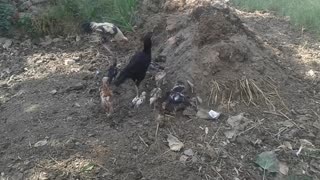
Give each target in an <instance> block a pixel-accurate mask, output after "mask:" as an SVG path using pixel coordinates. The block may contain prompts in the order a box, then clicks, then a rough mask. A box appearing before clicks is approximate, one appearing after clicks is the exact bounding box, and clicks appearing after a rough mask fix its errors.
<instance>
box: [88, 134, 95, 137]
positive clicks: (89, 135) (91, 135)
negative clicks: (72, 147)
mask: <svg viewBox="0 0 320 180" xmlns="http://www.w3.org/2000/svg"><path fill="white" fill-rule="evenodd" d="M94 136H96V134H88V137H94Z"/></svg>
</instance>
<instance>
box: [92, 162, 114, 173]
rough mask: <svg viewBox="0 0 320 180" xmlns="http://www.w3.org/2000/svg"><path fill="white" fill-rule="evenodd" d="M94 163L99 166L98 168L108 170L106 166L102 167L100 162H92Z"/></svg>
mask: <svg viewBox="0 0 320 180" xmlns="http://www.w3.org/2000/svg"><path fill="white" fill-rule="evenodd" d="M94 164H96V165H97V166H99V167H100V168H102V169H103V170H105V171H107V172H110V171H109V170H108V169H107V168H105V167H103V166H102V165H101V164H99V163H96V162H94Z"/></svg>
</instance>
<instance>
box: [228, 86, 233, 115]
mask: <svg viewBox="0 0 320 180" xmlns="http://www.w3.org/2000/svg"><path fill="white" fill-rule="evenodd" d="M232 93H233V92H232V90H231V92H230V96H229V100H228V112H230V103H231V98H232Z"/></svg>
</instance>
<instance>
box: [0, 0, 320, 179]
mask: <svg viewBox="0 0 320 180" xmlns="http://www.w3.org/2000/svg"><path fill="white" fill-rule="evenodd" d="M155 2H156V1H155ZM158 3H159V2H158ZM158 3H149V4H148V3H147V4H145V6H146V7H147V8H143V9H142V10H141V14H142V16H141V19H142V20H143V22H142V23H141V27H140V28H141V29H142V30H139V31H138V32H136V33H130V34H127V35H128V37H129V38H130V39H131V41H130V43H128V44H126V45H122V46H116V45H113V47H112V50H113V51H114V53H115V56H116V57H117V58H118V61H119V62H122V64H124V63H125V62H127V60H128V59H129V57H130V56H131V55H132V54H133V53H134V51H135V50H136V49H138V48H139V47H141V43H140V41H139V39H140V37H141V34H143V33H144V32H146V31H148V30H150V29H152V28H155V29H154V31H155V37H154V48H153V59H154V61H160V62H159V64H161V65H162V66H164V67H165V68H166V69H165V71H166V73H167V78H166V82H165V84H164V85H163V87H162V88H163V89H169V88H171V86H172V85H173V83H175V81H176V80H183V81H184V82H186V81H187V80H189V81H191V82H192V83H193V84H194V85H195V89H194V92H193V93H192V92H190V91H189V92H188V93H189V94H188V95H189V96H190V97H196V96H199V97H200V98H201V99H202V101H203V102H202V103H201V104H200V105H199V107H198V108H200V107H201V108H205V109H213V110H216V111H220V112H222V114H223V115H222V116H221V117H220V118H219V120H215V121H212V120H203V119H199V118H197V117H196V116H195V113H196V112H195V111H193V110H190V111H189V112H186V111H185V112H184V113H178V114H177V115H176V116H174V117H171V116H168V117H166V118H165V119H164V120H162V121H157V120H156V118H155V117H156V116H157V112H158V111H154V110H153V109H152V108H151V107H149V106H148V102H147V103H145V104H144V105H143V106H142V107H140V108H139V109H132V108H131V107H130V105H129V103H130V102H131V100H132V98H133V97H134V88H133V86H132V83H131V82H130V81H128V82H127V83H126V85H123V86H122V87H121V88H120V95H116V96H115V99H116V100H115V106H116V113H115V114H114V115H113V116H112V117H111V118H107V117H106V115H105V114H103V113H102V112H101V109H100V106H99V92H98V87H99V83H100V80H101V77H102V75H103V74H104V73H105V71H106V69H107V67H108V65H109V64H110V63H111V62H112V59H113V58H114V57H112V56H111V55H110V54H108V53H107V52H106V51H105V49H103V48H102V47H101V46H100V45H99V44H96V43H89V40H88V37H86V36H81V40H80V41H76V37H68V38H58V39H54V40H53V42H52V43H51V44H49V45H46V44H43V43H42V44H41V42H47V40H43V41H40V43H39V42H36V41H32V42H29V41H28V40H20V39H15V40H14V41H13V45H12V46H11V47H10V48H9V49H1V59H0V62H1V63H0V72H1V79H0V80H1V81H0V87H1V89H0V93H1V96H0V98H1V99H0V100H1V101H0V110H1V111H0V120H1V126H0V137H1V141H0V157H1V161H0V172H1V178H2V179H12V180H18V179H128V180H131V179H150V180H151V179H152V180H153V179H159V180H160V179H161V180H162V179H177V180H178V179H188V180H195V179H199V180H200V179H230V180H233V179H237V178H238V179H248V180H249V179H252V180H256V179H263V176H264V173H263V170H262V169H261V168H259V167H258V166H257V165H256V164H255V163H254V161H255V159H256V157H257V155H258V154H260V153H261V152H264V151H273V150H276V154H277V158H278V159H279V160H280V161H281V162H283V163H286V164H287V166H288V167H289V174H291V175H292V174H298V175H299V174H306V175H308V176H310V177H312V178H313V179H319V178H320V174H319V173H320V166H319V165H320V161H319V154H311V155H310V154H306V153H304V150H303V153H301V154H300V156H296V155H295V152H296V151H297V150H298V149H299V146H300V139H306V140H308V141H310V142H311V143H312V144H313V145H314V146H315V147H319V145H320V141H319V138H317V137H319V136H320V134H319V129H320V125H319V124H320V118H319V115H318V114H320V112H319V103H320V97H319V96H320V93H319V72H320V64H319V63H320V61H319V56H320V47H319V45H320V44H319V43H318V42H317V41H316V40H315V38H314V37H313V36H312V35H311V34H308V33H306V32H301V31H298V30H294V29H293V28H292V27H291V26H290V24H289V22H288V20H287V19H285V18H279V17H277V16H274V15H272V14H269V13H260V12H255V13H247V12H241V11H238V10H234V9H231V10H230V9H229V8H223V7H221V6H214V7H210V6H208V5H204V6H200V7H195V6H194V5H190V4H184V7H185V8H178V9H176V10H175V9H174V8H169V5H168V3H167V4H166V9H167V11H162V10H160V11H159V10H157V11H158V12H156V13H154V12H153V11H155V10H154V9H156V8H154V7H157V6H159V4H158ZM174 7H176V6H174ZM66 59H72V60H75V62H74V63H73V64H70V65H66V64H65V61H66ZM97 70H99V71H100V74H98V75H96V71H97ZM311 70H312V71H311ZM153 74H154V72H153V71H150V73H149V74H148V75H147V77H146V79H145V80H144V82H143V84H142V86H141V88H142V89H143V90H146V91H147V93H149V92H150V90H151V89H152V88H153V87H154V85H155V83H154V80H153V79H152V75H153ZM250 92H251V93H252V95H250ZM239 113H244V114H245V117H246V118H247V122H246V124H245V125H242V129H240V131H239V132H238V136H237V137H234V138H230V139H228V138H227V137H226V132H228V131H229V130H230V129H231V128H230V125H229V124H228V123H227V119H228V117H230V116H234V115H238V114H239ZM206 128H207V129H208V134H206V133H205V129H206ZM167 134H173V135H174V136H176V137H177V138H179V139H180V140H181V141H182V142H183V143H184V145H185V146H184V148H183V149H182V151H181V152H173V151H170V150H169V147H168V143H167V141H166V139H167ZM39 141H40V143H41V142H44V143H43V144H40V145H39ZM288 143H290V144H291V145H292V147H293V150H290V149H285V148H281V147H280V148H279V146H280V145H282V144H288ZM38 145H39V146H38ZM188 149H192V151H193V156H192V157H188V159H187V160H186V161H182V159H183V158H181V156H182V155H183V154H184V150H188ZM265 176H266V177H264V178H265V179H284V178H285V176H283V175H281V173H266V175H265Z"/></svg>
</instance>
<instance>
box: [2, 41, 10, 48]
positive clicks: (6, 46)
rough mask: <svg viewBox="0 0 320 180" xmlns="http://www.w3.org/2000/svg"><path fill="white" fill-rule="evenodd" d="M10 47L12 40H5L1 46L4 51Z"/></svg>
mask: <svg viewBox="0 0 320 180" xmlns="http://www.w3.org/2000/svg"><path fill="white" fill-rule="evenodd" d="M11 45H12V40H10V39H7V40H6V41H5V42H4V44H3V46H2V47H3V48H4V49H8V48H9V47H10V46H11Z"/></svg>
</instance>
